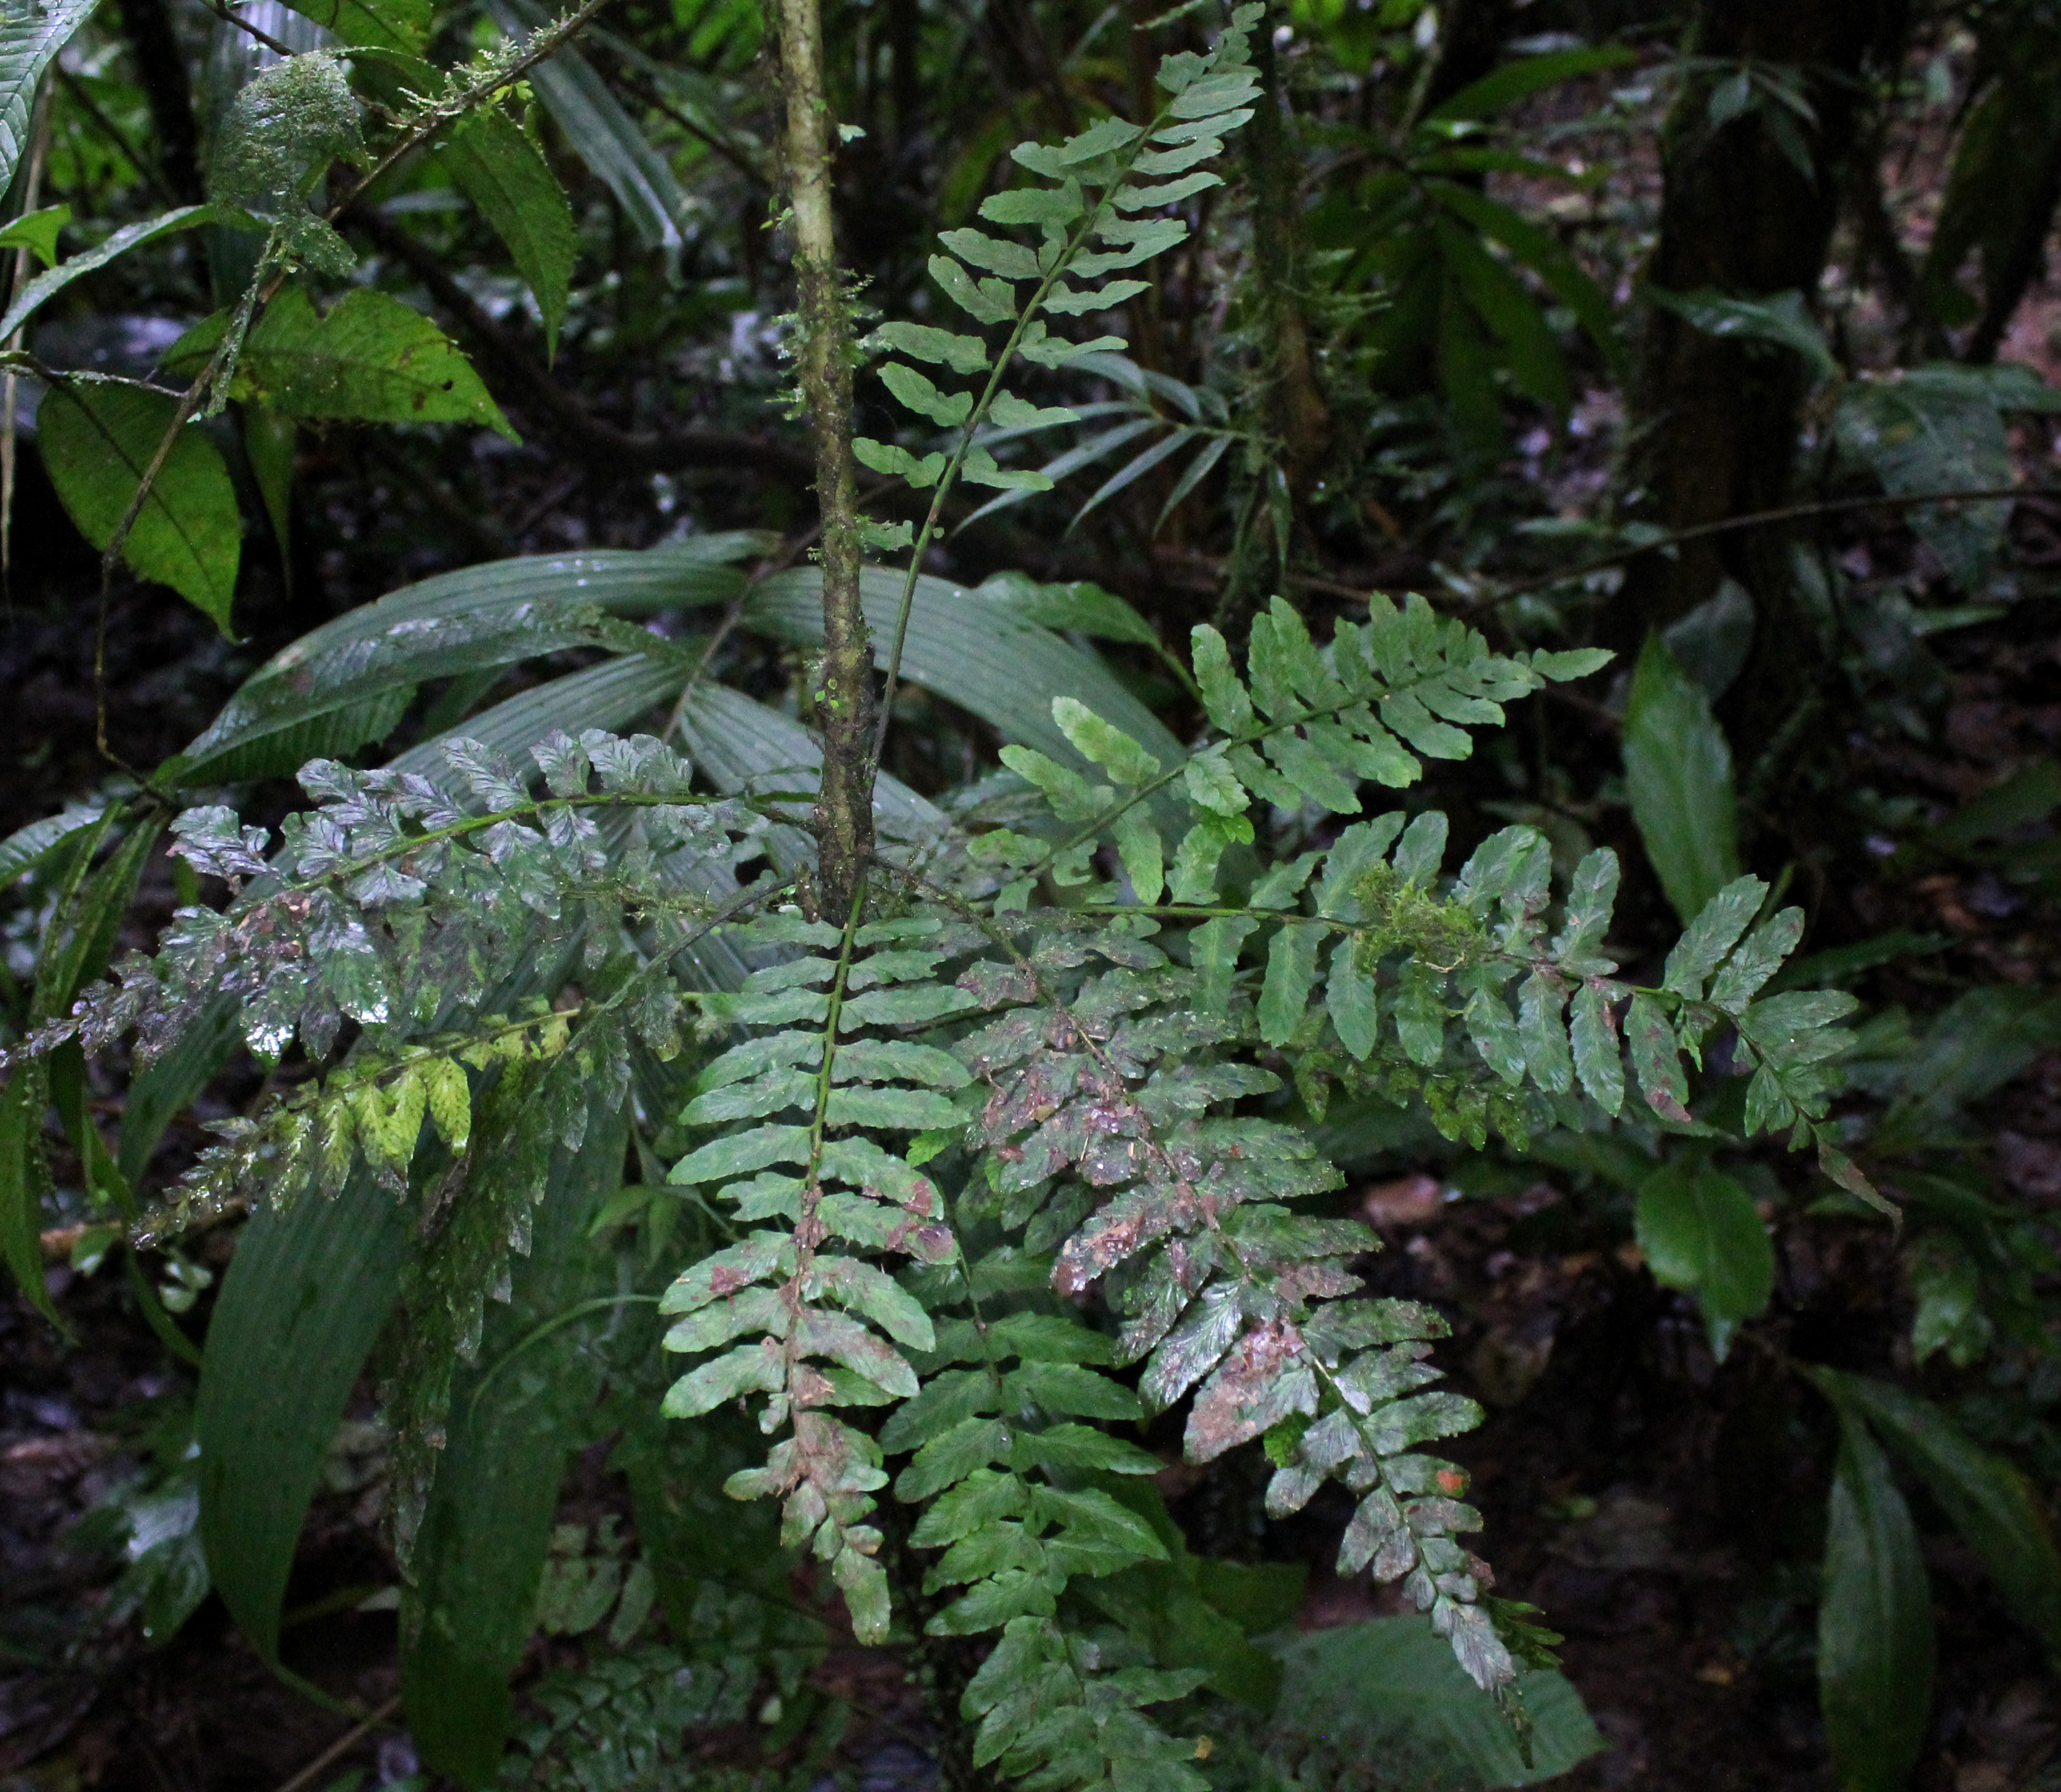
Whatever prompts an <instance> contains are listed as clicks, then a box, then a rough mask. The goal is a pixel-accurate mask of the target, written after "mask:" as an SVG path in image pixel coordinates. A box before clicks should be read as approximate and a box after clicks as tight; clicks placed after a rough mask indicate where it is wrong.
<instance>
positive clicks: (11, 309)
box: [0, 9, 250, 342]
mask: <svg viewBox="0 0 2061 1792" xmlns="http://www.w3.org/2000/svg"><path fill="white" fill-rule="evenodd" d="M88 10H90V9H88ZM15 16H18V15H14V14H10V15H9V17H10V20H11V18H14V17H15ZM63 16H65V14H64V10H60V11H58V12H55V13H53V14H47V15H46V17H48V18H61V17H63ZM80 16H81V17H83V16H84V14H80ZM13 29H14V26H13V25H12V23H11V22H9V23H0V55H4V54H5V53H6V51H5V42H6V34H8V33H9V32H10V31H11V30H13ZM0 103H4V101H0ZM5 128H6V127H5V126H4V124H0V133H4V130H5ZM4 147H5V137H4V134H0V148H4ZM238 222H241V223H242V224H244V225H246V227H247V226H248V225H249V224H250V219H249V218H246V217H245V216H244V215H243V214H242V213H240V212H238V211H237V210H235V209H234V207H231V206H180V207H179V208H178V210H175V211H167V212H165V213H162V214H161V215H159V216H158V217H156V218H145V219H143V220H142V222H140V223H135V224H125V225H123V226H122V228H121V229H120V230H118V231H115V232H114V235H112V236H110V237H109V238H108V239H106V241H105V242H103V243H96V244H95V245H94V247H92V248H90V249H86V250H82V251H80V252H79V253H78V255H74V256H73V257H72V258H71V259H70V261H68V262H64V263H60V264H59V265H58V267H53V268H50V269H48V270H47V271H45V272H43V273H41V274H38V275H37V276H36V277H35V279H33V280H31V281H30V283H28V284H27V285H26V286H25V287H22V290H21V291H19V292H18V293H17V294H15V295H14V301H13V303H10V305H9V306H8V307H7V311H6V315H5V316H0V342H4V341H5V340H6V339H7V338H8V337H10V336H11V335H14V332H15V331H17V330H18V329H20V328H21V327H22V325H23V324H24V323H26V322H27V321H28V319H30V317H31V316H32V315H34V313H35V312H36V311H38V309H40V308H41V307H42V306H43V305H44V304H46V303H48V302H49V301H50V299H53V298H54V297H55V296H56V295H58V293H60V292H62V291H64V289H65V288H66V287H68V286H70V284H71V283H72V282H73V281H74V280H76V279H78V278H80V276H81V275H86V274H90V273H92V272H94V271H95V270H96V269H98V268H102V267H106V265H107V264H108V263H110V262H111V261H113V260H114V259H115V257H116V256H118V255H126V254H127V253H128V252H129V251H130V250H131V249H135V248H139V247H142V245H143V244H145V243H155V242H156V241H158V239H159V238H161V237H167V236H172V235H177V234H178V232H179V231H190V230H192V229H194V227H196V226H198V225H202V224H234V223H238Z"/></svg>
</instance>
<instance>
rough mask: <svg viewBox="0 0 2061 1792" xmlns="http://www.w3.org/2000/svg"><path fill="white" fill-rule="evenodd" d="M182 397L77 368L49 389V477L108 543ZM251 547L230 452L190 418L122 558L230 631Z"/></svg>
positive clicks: (44, 416)
mask: <svg viewBox="0 0 2061 1792" xmlns="http://www.w3.org/2000/svg"><path fill="white" fill-rule="evenodd" d="M177 413H178V399H175V398H174V396H173V395H171V394H170V392H166V391H161V390H160V389H158V387H154V386H144V385H139V384H138V383H136V382H135V381H134V380H127V379H100V378H96V377H93V376H90V375H73V376H71V377H70V379H67V380H66V383H65V384H64V385H62V387H55V388H54V389H53V390H52V391H50V392H49V393H48V394H47V395H46V396H45V397H44V399H43V403H42V408H41V409H40V410H39V411H38V412H37V416H36V425H37V439H38V444H39V445H40V447H41V448H42V455H43V464H44V466H45V467H46V468H48V470H49V471H50V483H52V484H53V485H54V486H55V487H57V491H58V497H59V499H62V501H63V503H64V507H65V509H66V511H67V512H68V513H69V514H70V517H71V519H72V521H73V522H74V523H77V524H78V528H79V532H80V533H81V534H82V535H84V536H85V537H86V539H87V540H88V541H90V542H91V543H93V545H94V547H106V545H107V544H108V543H109V542H110V541H111V540H112V539H114V531H115V529H116V527H118V525H119V523H121V520H122V516H123V515H124V513H125V512H126V511H127V510H128V508H129V506H130V504H131V503H133V502H134V499H135V496H136V489H137V487H138V486H139V485H140V484H141V483H142V479H143V474H144V471H145V469H146V468H147V467H149V466H150V463H151V462H152V461H153V460H154V459H156V457H157V453H158V445H159V444H160V443H162V441H163V440H164V438H165V435H166V431H168V430H169V429H170V427H172V423H173V420H174V417H175V416H176V415H177ZM242 551H243V521H242V517H241V516H240V515H238V511H237V507H236V491H235V487H233V486H232V485H231V484H230V482H229V470H228V469H227V468H226V467H224V466H223V465H222V455H220V453H219V452H218V451H217V450H216V448H215V446H214V443H212V442H211V441H210V440H209V439H208V437H207V434H206V431H205V430H204V429H202V427H200V426H199V425H198V424H194V423H189V424H187V425H186V427H184V428H182V429H181V430H180V431H179V432H178V435H177V437H176V438H175V439H174V442H173V445H172V451H171V453H170V455H168V456H167V457H166V461H165V464H164V466H163V467H162V470H160V471H159V472H158V477H157V479H156V482H155V483H154V484H153V485H152V486H151V487H150V496H149V497H148V498H147V499H146V500H145V501H144V504H143V508H142V511H141V513H140V514H139V515H138V517H137V519H136V524H135V527H134V528H132V529H131V530H130V531H129V539H127V540H126V542H125V543H123V544H122V559H125V560H126V561H127V562H128V563H129V564H130V566H131V567H134V569H135V571H137V572H138V574H139V575H142V577H143V578H146V579H155V580H157V581H158V583H160V584H166V585H170V587H172V589H173V590H174V591H177V592H178V594H179V595H180V596H182V597H183V598H185V599H186V600H187V601H188V602H189V603H192V604H193V605H194V607H195V608H196V609H198V610H199V611H202V613H203V614H205V615H207V616H209V617H210V618H211V619H213V620H214V623H215V624H216V626H217V627H219V628H220V629H221V630H222V633H223V634H225V635H226V634H228V633H229V632H230V629H229V606H230V600H231V599H233V598H234V595H236V569H237V565H238V561H239V560H240V559H241V558H242Z"/></svg>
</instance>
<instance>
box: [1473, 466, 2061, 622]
mask: <svg viewBox="0 0 2061 1792" xmlns="http://www.w3.org/2000/svg"><path fill="white" fill-rule="evenodd" d="M2025 498H2053V499H2061V489H2057V488H2055V487H2046V486H2026V485H2008V486H1986V487H1974V488H1971V489H1964V490H1956V491H1897V492H1887V491H1885V492H1876V493H1875V494H1873V495H1871V496H1868V497H1865V498H1819V499H1813V500H1812V501H1811V502H1810V503H1804V504H1782V505H1779V506H1777V507H1775V509H1773V510H1761V511H1747V513H1746V514H1745V515H1743V516H1727V517H1721V518H1719V519H1718V520H1717V521H1716V522H1715V523H1695V524H1694V525H1693V526H1691V527H1689V528H1687V529H1676V530H1674V531H1671V532H1670V533H1668V534H1667V535H1660V536H1658V537H1656V538H1655V539H1653V540H1651V541H1643V542H1639V543H1636V544H1635V545H1634V546H1631V547H1615V548H1612V549H1611V551H1610V552H1608V553H1607V554H1599V555H1597V556H1596V557H1595V559H1591V560H1584V561H1583V562H1582V563H1580V564H1579V565H1578V566H1572V567H1567V569H1566V570H1565V571H1561V572H1549V573H1541V574H1539V575H1537V576H1535V577H1534V578H1531V579H1521V580H1519V582H1518V583H1516V584H1514V585H1506V586H1504V587H1503V589H1502V590H1500V591H1497V592H1496V593H1495V595H1493V596H1483V597H1479V598H1475V599H1472V601H1471V606H1470V607H1473V608H1476V609H1479V608H1483V607H1489V606H1492V605H1497V604H1503V603H1509V602H1510V601H1511V599H1513V598H1519V597H1525V596H1528V595H1530V594H1531V593H1532V592H1533V591H1548V590H1551V588H1552V587H1554V586H1555V585H1563V584H1566V583H1567V582H1568V581H1569V580H1570V579H1584V578H1587V576H1588V575H1589V574H1591V573H1592V572H1601V571H1604V570H1606V569H1607V568H1608V567H1613V566H1616V565H1618V564H1619V563H1621V562H1623V561H1625V560H1631V559H1637V558H1638V557H1639V555H1642V554H1658V553H1662V552H1664V551H1666V550H1667V549H1668V548H1670V547H1677V546H1679V544H1680V543H1683V542H1685V541H1699V540H1701V539H1703V538H1704V537H1706V536H1708V535H1725V534H1727V533H1728V532H1730V531H1732V530H1734V529H1757V528H1759V527H1761V526H1762V525H1763V523H1791V522H1795V521H1796V520H1797V519H1799V518H1802V517H1806V516H1831V515H1838V514H1839V513H1840V512H1843V511H1857V510H1877V509H1888V510H1914V509H1916V508H1918V507H1919V506H1921V505H1925V504H1948V503H1963V504H1975V503H2015V502H2017V501H2018V500H2019V499H2025Z"/></svg>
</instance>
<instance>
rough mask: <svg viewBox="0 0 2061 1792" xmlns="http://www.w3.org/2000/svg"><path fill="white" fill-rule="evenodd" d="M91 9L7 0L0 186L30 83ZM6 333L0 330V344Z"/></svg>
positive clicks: (23, 129)
mask: <svg viewBox="0 0 2061 1792" xmlns="http://www.w3.org/2000/svg"><path fill="white" fill-rule="evenodd" d="M92 10H93V0H53V3H52V4H50V5H44V4H42V0H11V3H10V5H8V6H7V7H6V9H5V10H4V11H0V187H4V186H7V185H8V184H9V183H10V182H12V181H13V180H14V170H15V169H16V168H17V167H18V166H19V165H20V163H21V160H22V150H23V149H24V148H25V147H26V146H27V142H28V136H29V109H30V106H31V105H32V104H33V103H34V100H35V97H36V84H37V83H38V82H39V81H41V80H42V78H43V70H45V69H46V68H48V67H49V66H50V63H51V62H52V60H53V59H54V58H55V57H56V55H57V53H58V51H59V50H62V49H63V48H64V46H65V45H66V43H67V42H70V38H71V35H72V34H73V33H74V31H76V30H78V28H79V26H82V25H83V24H84V23H85V22H86V14H89V13H90V12H91V11H92ZM12 334H13V331H12V329H11V328H9V329H6V330H0V340H5V339H6V337H8V336H9V335H12Z"/></svg>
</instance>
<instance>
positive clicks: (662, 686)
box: [177, 532, 762, 784]
mask: <svg viewBox="0 0 2061 1792" xmlns="http://www.w3.org/2000/svg"><path fill="white" fill-rule="evenodd" d="M761 543H762V538H761V537H759V536H758V535H753V534H750V533H749V532H740V533H735V534H730V535H706V536H696V537H693V538H690V539H688V540H686V541H683V542H678V543H670V544H668V545H667V546H665V547H654V548H649V549H646V550H645V551H642V552H627V551H618V550H602V551H595V552H591V553H585V554H563V555H536V556H534V557H532V558H527V559H510V560H498V561H494V562H492V563H489V564H487V565H485V566H478V567H466V568H465V569H464V570H463V571H458V572H450V573H445V574H442V575H439V576H438V577H437V578H434V579H425V580H424V581H423V582H422V583H420V584H416V585H406V586H403V587H402V588H401V589H400V590H399V591H391V592H389V593H388V594H387V595H386V596H385V597H382V598H381V599H379V600H378V602H377V603H368V604H364V605H362V606H361V607H358V608H357V609H354V610H351V611H347V612H346V614H344V615H341V616H338V618H336V619H335V620H334V621H333V622H329V623H324V624H323V625H322V627H319V628H318V629H314V630H313V631H310V633H308V634H306V635H302V637H301V639H299V640H298V641H296V642H294V643H293V644H292V645H291V646H290V647H286V648H283V649H282V651H280V652H279V653H278V654H277V655H274V657H273V658H272V659H270V660H268V661H267V662H266V663H265V664H264V665H263V666H262V667H259V668H258V671H255V672H254V673H253V674H252V675H251V676H250V678H249V679H248V680H246V681H245V683H244V684H243V685H242V688H240V689H239V690H238V692H237V693H236V695H235V696H234V697H232V698H230V700H229V702H228V703H227V704H226V705H225V706H224V707H223V708H222V713H221V714H220V715H218V716H217V717H216V718H215V719H214V722H213V723H211V724H210V725H209V727H208V728H207V730H206V732H205V733H203V734H202V735H201V736H199V737H198V739H196V740H194V742H193V743H192V744H190V746H189V747H188V748H186V752H185V754H184V755H183V756H182V761H183V763H182V764H181V765H180V766H179V768H178V774H177V775H178V776H179V777H180V778H182V780H188V781H190V782H192V783H194V784H207V783H209V782H210V781H212V782H222V781H224V780H229V779H232V778H247V777H258V776H279V775H281V774H282V773H286V772H291V771H293V770H294V768H297V767H298V765H300V764H302V762H303V761H304V760H307V759H310V758H313V757H318V756H326V755H339V754H342V753H344V752H349V751H350V750H352V749H353V748H356V747H358V746H359V745H361V744H363V743H364V742H365V741H366V740H378V739H379V738H381V737H382V736H383V735H384V734H385V733H386V732H387V731H388V730H389V729H390V728H392V727H393V725H394V723H396V722H398V720H400V716H399V712H398V709H394V708H391V698H392V696H393V694H394V693H395V692H398V691H400V690H402V689H403V688H406V689H409V690H410V691H412V688H414V686H415V685H417V684H422V683H425V682H427V681H428V680H431V679H436V678H450V677H454V676H463V675H465V674H466V673H469V672H475V671H479V670H481V669H482V668H483V667H494V666H502V665H507V664H510V663H514V662H515V661H518V660H521V659H526V658H527V657H529V656H530V655H542V654H546V653H550V652H554V651H558V650H560V649H562V648H563V647H568V646H571V645H574V644H575V643H577V642H578V640H579V639H582V637H581V636H580V635H579V634H578V632H577V631H571V630H569V629H567V628H566V627H564V626H563V624H562V623H552V622H550V621H547V620H545V618H547V617H549V615H550V606H551V604H552V603H553V600H554V599H556V600H558V601H561V602H566V601H577V602H579V603H590V604H592V605H594V607H596V608H598V609H600V610H604V611H609V612H610V613H612V614H614V615H629V616H642V615H651V614H653V613H654V612H656V611H662V610H670V609H697V608H703V607H712V606H718V605H721V604H723V603H728V602H730V600H731V599H734V597H736V596H737V595H738V593H739V592H740V591H742V590H743V588H744V573H743V571H742V569H741V568H739V567H738V566H736V565H735V564H734V562H736V561H737V560H738V559H742V558H743V557H744V556H745V555H748V554H750V553H752V552H754V551H757V550H758V548H759V547H760V546H761ZM429 623H435V624H438V625H439V626H437V627H426V626H425V625H426V624H429ZM679 676H680V675H679V674H678V671H676V670H674V668H673V667H671V666H670V665H668V664H666V663H663V662H662V661H658V660H653V659H644V658H635V659H622V660H614V661H610V662H608V663H606V664H604V665H600V666H595V667H590V668H589V669H588V670H586V671H581V672H576V673H573V674H570V675H569V676H567V677H566V678H563V679H560V680H555V681H554V682H553V683H552V684H547V685H545V686H542V687H539V688H538V689H537V690H536V691H534V692H526V693H524V694H523V695H522V696H520V697H517V698H514V699H511V700H510V701H509V702H508V703H506V704H502V705H500V706H498V708H496V709H495V710H494V712H491V713H492V714H493V715H494V716H495V717H496V718H497V720H496V722H495V724H494V726H495V728H497V729H498V728H502V727H504V726H505V727H506V728H508V729H509V731H510V733H509V736H508V738H507V739H506V740H505V741H503V740H499V739H498V738H497V740H496V741H495V743H494V744H496V745H498V746H499V748H500V749H501V750H502V752H518V753H519V752H527V751H528V750H529V748H530V747H531V746H532V745H534V744H535V743H536V742H537V741H538V740H542V738H543V737H544V736H545V735H546V734H547V733H549V732H550V730H551V729H552V728H554V727H559V728H571V729H575V730H576V729H578V728H594V727H604V728H605V727H620V726H622V725H623V724H626V723H627V722H629V721H630V720H632V719H634V717H635V716H638V715H639V714H641V713H642V712H643V711H644V710H646V709H648V708H650V707H651V706H652V705H654V704H658V703H662V702H666V701H668V700H670V699H669V697H668V696H667V692H677V690H678V681H679ZM582 703H584V704H586V706H587V707H586V708H582V707H581V706H582ZM381 705H384V706H386V707H385V708H382V707H378V706H381ZM401 707H402V708H405V707H406V700H403V701H402V704H401ZM603 712H606V714H607V715H608V716H609V717H610V720H603V719H602V716H603ZM346 723H349V724H351V725H350V727H346V726H345V724H346ZM374 724H378V725H376V726H375V725H374ZM485 726H486V721H485V719H484V718H479V719H477V720H475V722H474V724H468V726H467V729H466V732H468V733H470V734H473V735H479V734H480V733H481V732H482V728H484V727H485ZM361 729H362V731H363V732H358V731H359V730H361ZM315 730H322V731H325V732H321V733H315V732H306V733H303V732H299V731H315ZM338 730H341V735H340V736H339V734H338V732H337V731H338ZM526 730H534V732H525V731H526ZM406 768H408V769H410V770H414V771H419V772H423V773H425V774H426V775H427V776H433V777H434V776H440V775H441V774H442V771H443V770H444V768H443V765H442V760H441V757H440V756H438V755H437V754H435V753H434V752H429V753H422V752H421V751H420V750H419V749H418V752H417V753H416V754H414V755H412V756H410V757H409V759H408V760H407V761H406Z"/></svg>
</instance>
